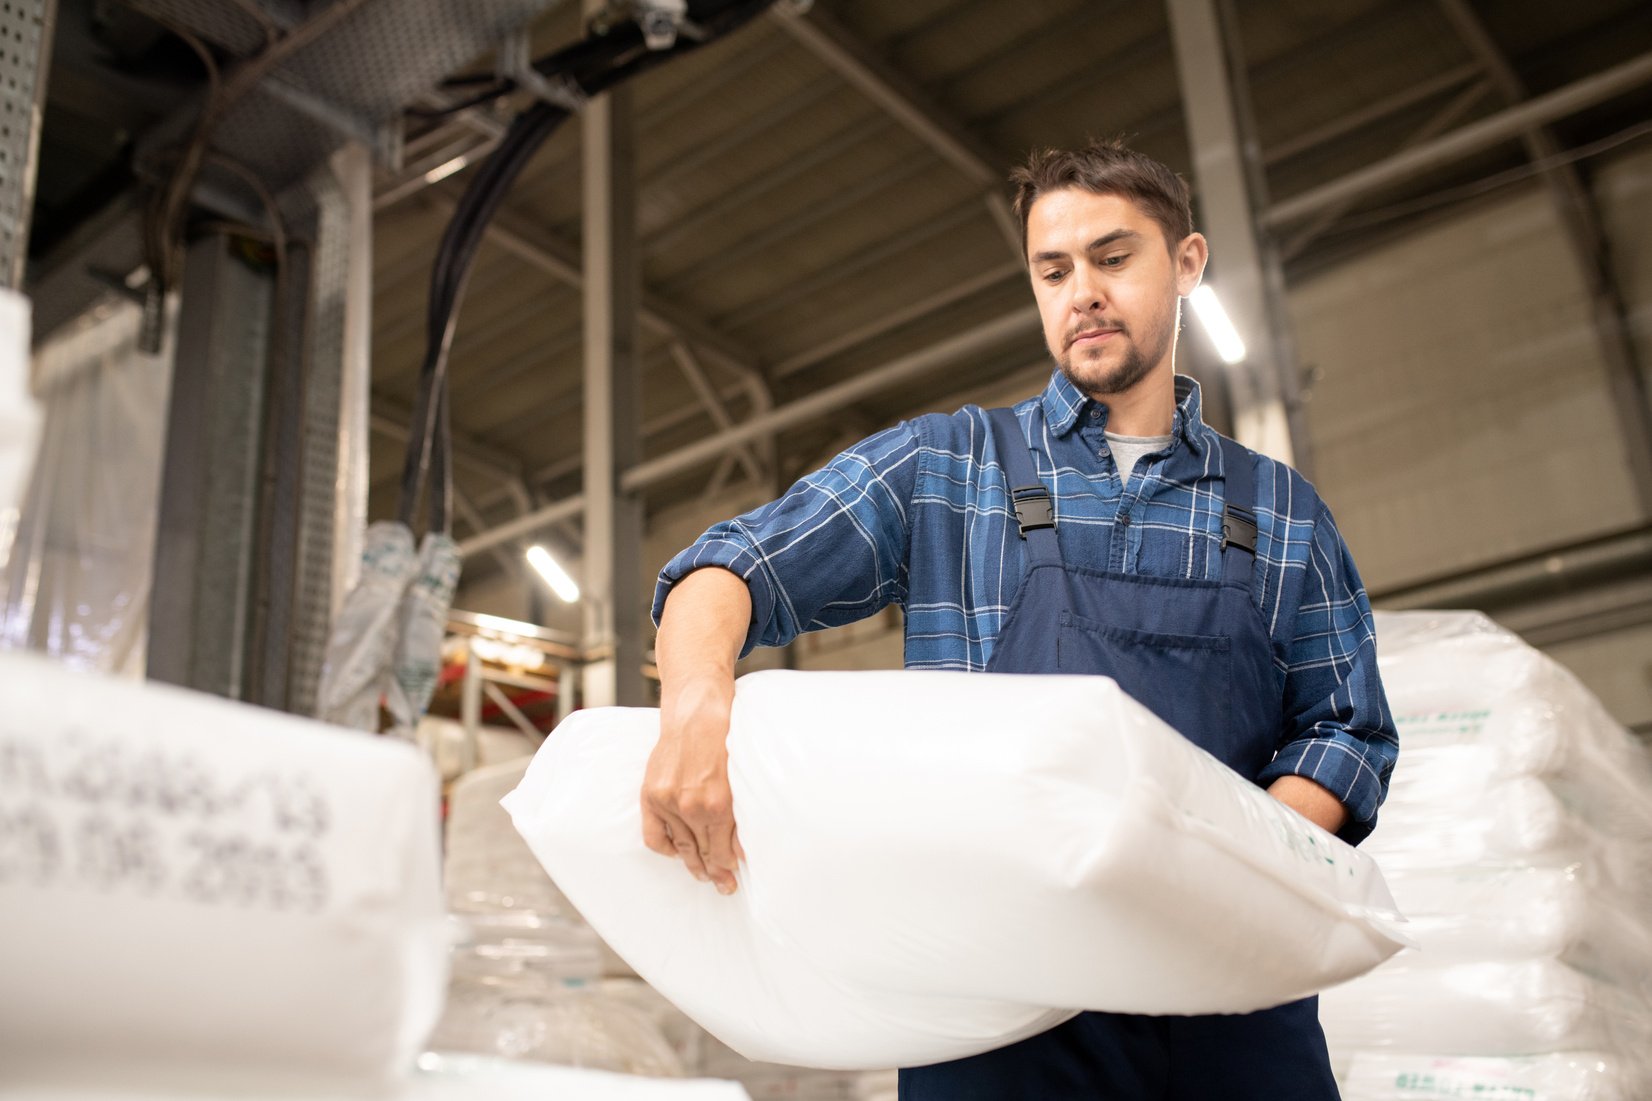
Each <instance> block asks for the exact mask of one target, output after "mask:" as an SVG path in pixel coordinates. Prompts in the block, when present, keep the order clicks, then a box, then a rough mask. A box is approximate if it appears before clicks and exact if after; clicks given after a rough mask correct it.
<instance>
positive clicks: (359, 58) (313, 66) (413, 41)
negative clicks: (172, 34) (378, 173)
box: [0, 0, 561, 190]
mask: <svg viewBox="0 0 1652 1101" xmlns="http://www.w3.org/2000/svg"><path fill="white" fill-rule="evenodd" d="M5 2H9V0H0V3H5ZM559 2H561V0H465V2H464V3H455V2H452V0H370V2H368V3H366V4H363V5H362V6H361V7H360V8H359V9H357V10H356V11H355V12H353V13H352V14H350V15H348V16H346V17H345V18H344V19H343V20H341V21H340V22H339V24H338V25H337V26H336V27H333V28H332V29H331V30H329V31H328V33H326V34H324V35H321V36H320V37H318V38H316V39H315V41H313V42H309V43H306V44H305V45H304V46H302V47H301V48H299V49H298V50H297V51H296V52H294V53H293V55H292V56H291V57H288V58H286V59H285V60H284V61H282V63H281V64H280V65H279V66H277V67H276V70H275V71H274V72H273V73H272V74H271V75H270V78H269V80H268V81H267V82H266V83H265V84H264V85H261V86H260V87H259V88H257V89H254V90H253V91H251V92H249V93H248V94H247V95H246V96H245V97H244V98H243V99H242V100H241V101H240V102H239V103H237V104H235V105H234V106H233V107H231V108H230V110H229V111H228V113H227V114H226V115H225V117H224V119H223V121H222V122H221V123H220V124H219V125H218V127H217V129H216V130H215V132H214V134H213V147H214V148H215V149H217V150H218V151H220V152H221V153H224V154H226V155H228V156H230V157H233V158H235V159H236V160H238V161H240V162H241V163H243V164H245V165H247V166H248V167H249V168H251V169H253V170H254V171H256V172H257V173H258V174H259V176H260V177H261V178H262V179H263V180H264V181H265V182H266V183H268V184H271V185H272V186H273V187H274V188H276V189H277V190H280V189H282V188H285V187H287V186H289V185H291V184H294V183H297V182H298V181H299V180H301V179H303V178H304V177H305V176H307V175H308V174H309V173H310V172H311V171H312V170H313V169H314V168H315V167H316V166H317V165H319V164H320V163H321V161H322V160H324V159H325V158H326V157H327V156H328V155H330V154H331V153H332V152H333V151H334V150H335V149H337V148H339V146H341V145H343V144H344V142H346V141H348V140H355V141H360V142H363V143H364V144H366V145H367V146H368V147H369V148H370V149H372V150H373V152H374V155H375V157H376V158H377V159H379V161H380V162H381V163H391V162H393V161H394V159H395V157H396V153H397V150H398V141H397V139H398V138H399V135H400V132H401V128H400V123H401V112H402V109H403V108H404V107H406V106H407V105H408V104H409V103H412V102H413V101H414V100H415V99H417V98H418V97H419V96H421V95H423V94H425V93H427V92H429V91H430V90H431V88H433V87H434V86H435V84H436V82H437V81H439V80H440V79H441V78H442V77H444V76H447V75H449V74H451V73H453V72H455V71H457V70H458V69H459V68H461V67H462V66H464V65H465V64H467V63H468V62H470V61H472V60H474V59H475V58H477V57H479V56H481V55H483V54H485V53H487V52H488V51H489V50H491V49H493V48H494V47H495V46H496V45H498V43H499V41H500V40H501V39H502V38H504V37H505V36H506V35H508V34H510V33H512V32H513V31H516V30H519V29H520V28H522V27H524V26H526V25H527V24H529V23H530V22H531V21H532V20H533V19H534V18H535V17H536V16H538V15H539V14H540V13H542V12H544V11H546V10H548V9H550V8H553V7H555V6H556V5H557V4H558V3H559ZM142 3H143V6H144V7H145V8H147V9H148V10H151V11H155V12H157V13H164V14H165V15H166V16H167V17H168V18H169V19H171V20H172V21H173V22H174V23H175V24H176V25H178V26H182V27H185V28H186V29H188V30H190V31H192V32H195V33H197V34H200V35H202V36H203V37H211V38H212V39H213V40H214V41H217V42H220V43H221V44H225V45H228V44H229V43H230V42H232V41H233V42H234V43H235V45H234V46H232V47H230V48H233V49H236V50H237V52H243V53H251V52H256V50H257V49H258V48H259V47H260V46H261V43H262V32H261V31H260V30H259V29H258V27H257V24H256V23H255V22H253V21H252V20H250V19H248V18H247V17H246V16H245V15H244V14H241V15H237V16H231V15H229V14H228V13H226V10H225V9H228V8H231V7H233V5H228V4H225V3H223V2H222V0H142ZM265 10H266V11H268V12H270V14H271V17H272V18H274V19H276V20H277V22H281V21H283V20H285V19H287V18H289V17H290V15H291V14H292V13H290V12H288V11H287V10H286V9H285V8H284V7H282V6H281V5H278V4H271V3H270V2H269V0H265ZM313 10H315V11H320V10H324V9H323V8H322V7H321V6H314V8H313ZM249 45H250V47H251V48H250V49H249V48H248V47H249ZM272 82H274V83H279V85H280V87H279V88H277V89H273V90H272V89H271V87H270V86H269V85H270V83H272ZM192 116H193V112H192V111H191V112H189V113H187V114H186V115H185V116H183V117H179V118H174V119H172V120H169V122H168V123H167V124H164V125H163V126H161V127H160V128H158V129H157V131H156V132H155V133H153V134H151V135H150V137H149V140H148V141H147V142H146V145H147V146H148V147H149V148H150V149H153V148H155V147H156V146H164V145H167V144H171V143H173V142H175V141H177V140H178V139H179V138H180V136H181V135H182V134H183V133H185V132H186V129H187V126H188V124H189V119H190V117H192Z"/></svg>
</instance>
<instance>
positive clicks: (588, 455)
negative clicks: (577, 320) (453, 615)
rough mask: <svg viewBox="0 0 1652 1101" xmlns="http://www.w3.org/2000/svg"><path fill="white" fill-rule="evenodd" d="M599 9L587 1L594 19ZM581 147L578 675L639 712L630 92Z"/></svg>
mask: <svg viewBox="0 0 1652 1101" xmlns="http://www.w3.org/2000/svg"><path fill="white" fill-rule="evenodd" d="M602 6H603V3H602V0H585V13H586V14H587V15H592V14H595V12H596V11H598V10H600V9H601V8H602ZM581 123H582V126H581V133H582V135H583V141H584V151H583V157H582V159H583V176H582V186H583V191H584V208H585V209H584V269H585V275H584V284H585V494H584V496H585V578H584V582H585V584H584V590H585V592H584V606H585V638H584V645H585V650H586V653H587V654H589V655H590V657H591V660H590V663H589V664H588V665H586V666H585V670H584V676H585V690H584V702H585V704H586V706H603V705H613V704H619V705H621V706H631V707H637V706H644V705H646V704H647V703H649V702H651V701H650V700H649V699H648V698H647V686H646V685H645V684H644V682H643V676H642V662H643V638H642V616H643V606H642V595H641V593H640V591H639V588H638V581H639V578H638V574H639V572H640V569H641V566H640V563H639V559H638V551H639V549H640V546H641V543H642V508H641V504H640V502H639V501H638V500H637V498H636V496H635V494H630V493H625V492H622V491H621V489H620V474H621V472H623V471H625V470H628V469H630V468H631V467H632V466H633V465H635V463H636V461H637V457H638V456H637V451H638V443H639V441H640V439H641V431H640V427H639V423H638V416H637V406H638V401H639V387H638V385H637V372H638V367H639V364H638V357H637V324H638V318H637V314H638V307H639V305H640V298H641V294H640V290H641V279H640V271H639V265H638V256H637V233H636V198H637V192H636V187H637V177H636V157H635V148H634V141H633V125H632V110H631V92H630V90H629V89H627V88H619V89H616V90H614V91H612V92H608V93H606V94H605V95H602V96H598V97H597V98H595V99H593V100H592V101H591V102H590V103H589V104H588V105H587V106H586V108H585V112H584V114H583V115H582V116H581Z"/></svg>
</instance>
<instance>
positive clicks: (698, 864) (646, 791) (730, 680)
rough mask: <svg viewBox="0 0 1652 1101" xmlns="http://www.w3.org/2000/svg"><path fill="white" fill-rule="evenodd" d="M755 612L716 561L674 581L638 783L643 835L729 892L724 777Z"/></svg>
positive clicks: (733, 849)
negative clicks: (656, 725)
mask: <svg viewBox="0 0 1652 1101" xmlns="http://www.w3.org/2000/svg"><path fill="white" fill-rule="evenodd" d="M750 622H751V591H750V590H749V589H747V588H746V583H745V582H744V581H742V580H741V579H740V578H739V577H738V576H737V575H735V574H733V573H731V572H729V571H728V570H725V569H721V568H719V567H707V568H706V569H702V570H696V571H694V572H693V573H691V574H689V575H688V576H687V577H685V578H683V579H682V580H681V581H679V582H677V584H676V586H675V587H674V588H673V589H672V590H671V595H670V596H668V597H667V598H666V601H665V608H664V609H663V610H662V611H661V613H660V632H659V635H658V637H657V638H656V639H655V642H654V658H655V662H656V664H657V665H658V667H659V670H660V740H659V741H658V742H657V743H656V744H655V746H654V752H653V753H652V754H650V755H649V758H648V769H647V772H646V774H645V775H644V777H643V787H642V834H643V843H644V844H645V845H647V846H648V847H649V848H650V849H653V850H654V851H655V852H657V853H660V854H662V855H668V856H677V857H679V858H680V859H681V860H682V862H683V864H684V866H686V867H687V868H688V871H689V873H690V874H692V875H693V876H694V878H696V879H699V880H709V881H710V882H712V883H715V884H716V885H717V889H718V890H719V891H722V892H723V893H724V894H732V893H733V892H734V890H735V889H736V886H737V883H736V880H735V872H736V870H737V868H738V864H739V860H740V855H741V851H740V840H739V837H738V835H737V834H736V832H735V822H734V799H733V793H732V792H731V791H730V790H729V781H728V748H727V744H726V743H727V741H728V724H729V712H730V709H731V708H732V707H733V705H734V663H735V661H736V660H737V659H738V658H739V656H740V648H741V646H742V644H743V643H744V642H745V639H746V631H747V628H748V625H749V624H750Z"/></svg>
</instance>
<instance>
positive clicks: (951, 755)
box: [506, 671, 1403, 1069]
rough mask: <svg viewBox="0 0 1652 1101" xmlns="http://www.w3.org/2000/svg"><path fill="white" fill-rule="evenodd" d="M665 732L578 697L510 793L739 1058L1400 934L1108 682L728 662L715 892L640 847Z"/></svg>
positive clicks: (879, 1062) (1345, 965)
mask: <svg viewBox="0 0 1652 1101" xmlns="http://www.w3.org/2000/svg"><path fill="white" fill-rule="evenodd" d="M657 737H658V713H657V712H654V711H652V710H644V709H635V710H627V709H603V710H598V711H586V712H580V713H578V714H576V715H575V716H573V717H572V718H571V719H570V720H569V721H567V722H565V723H563V724H562V725H561V726H559V727H558V728H557V730H556V731H554V732H553V733H552V735H551V737H550V738H549V739H547V741H546V743H545V745H544V746H543V747H542V748H541V750H540V752H539V754H538V755H537V756H536V757H535V760H534V763H533V765H532V766H531V767H530V769H529V771H528V774H527V777H526V778H525V780H524V782H523V784H522V786H521V787H520V788H518V789H517V791H515V792H513V793H512V794H511V796H509V797H508V798H507V800H506V807H507V809H508V810H509V811H510V812H511V814H512V817H513V818H514V819H515V821H516V824H517V827H518V828H519V829H520V830H521V831H522V832H523V835H524V836H525V837H526V838H527V839H528V841H529V844H530V845H531V846H532V847H533V849H534V852H535V855H536V856H537V857H538V858H539V859H540V861H541V862H542V863H544V864H545V866H546V867H547V869H548V870H549V871H550V872H551V874H552V876H553V878H554V879H555V880H556V881H557V882H558V883H559V884H560V885H561V887H562V888H563V890H564V891H565V892H567V894H568V896H569V898H570V899H571V900H572V901H573V902H574V904H575V905H576V906H578V907H579V908H580V911H581V912H582V913H583V914H585V916H586V917H587V918H588V919H589V920H590V921H591V922H592V924H593V925H594V926H595V928H596V929H597V931H598V932H599V933H600V934H601V935H602V936H603V937H604V939H605V940H607V941H608V942H609V943H610V944H611V945H612V946H613V947H614V948H615V950H616V951H618V952H619V954H620V955H621V956H623V957H624V958H625V959H626V960H627V961H628V962H629V963H630V964H631V965H632V966H633V967H635V968H636V970H637V971H638V973H639V974H640V975H641V976H642V977H643V978H644V979H646V980H648V981H649V982H650V983H651V984H653V985H654V986H656V987H658V988H659V989H660V991H661V992H662V993H663V994H665V995H666V997H668V998H669V999H670V1000H671V1001H672V1002H674V1003H675V1004H677V1005H678V1006H680V1007H682V1008H683V1009H684V1010H685V1011H686V1012H688V1013H689V1014H690V1015H691V1016H693V1017H694V1018H695V1019H696V1020H698V1021H699V1022H700V1023H701V1024H702V1025H704V1026H705V1027H706V1028H707V1029H708V1030H709V1031H710V1032H712V1034H713V1035H716V1036H718V1037H719V1038H721V1039H722V1040H723V1041H725V1042H726V1043H728V1044H729V1045H730V1046H731V1047H733V1048H734V1049H735V1050H737V1051H739V1052H740V1053H742V1054H743V1055H745V1056H747V1057H749V1058H753V1059H760V1060H765V1061H771V1062H778V1063H787V1064H794V1065H802V1066H815V1067H822V1068H843V1069H860V1068H868V1069H871V1068H880V1067H890V1066H900V1065H915V1064H919V1063H923V1062H930V1061H937V1060H942V1059H950V1058H957V1057H961V1056H963V1055H968V1054H972V1053H975V1052H979V1051H983V1050H988V1049H990V1048H994V1047H998V1046H1002V1045H1003V1044H1005V1043H1009V1042H1013V1041H1014V1040H1016V1039H1020V1038H1023V1037H1025V1036H1029V1035H1033V1034H1035V1033H1037V1032H1040V1031H1043V1030H1045V1029H1047V1028H1049V1027H1051V1026H1053V1025H1054V1024H1056V1023H1058V1022H1059V1021H1061V1020H1063V1019H1064V1018H1066V1017H1067V1016H1070V1015H1071V1013H1072V1012H1074V1011H1076V1010H1078V1009H1082V1008H1092V1009H1110V1010H1119V1011H1128V1012H1148V1013H1203V1012H1243V1011H1248V1010H1251V1009H1256V1008H1260V1007H1263V1006H1268V1005H1275V1004H1279V1003H1281V1002H1285V1001H1289V1000H1291V999H1294V998H1297V997H1301V996H1303V995H1305V994H1308V993H1311V992H1313V991H1315V990H1318V989H1320V988H1322V987H1324V986H1326V985H1328V984H1331V983H1335V982H1338V981H1342V980H1345V979H1347V978H1350V977H1352V976H1353V975H1356V974H1359V973H1361V972H1363V971H1365V970H1368V969H1369V968H1370V967H1372V966H1374V965H1375V964H1377V963H1379V962H1381V961H1382V960H1383V959H1386V958H1387V957H1388V956H1389V955H1391V954H1392V953H1393V952H1394V951H1396V950H1397V949H1398V948H1399V947H1400V945H1401V944H1402V943H1403V941H1402V939H1401V937H1400V936H1399V934H1397V933H1396V932H1395V930H1394V927H1393V925H1392V924H1391V922H1392V918H1393V916H1394V913H1393V903H1392V900H1391V899H1390V898H1389V896H1388V894H1387V890H1386V887H1385V886H1384V885H1383V882H1382V879H1381V876H1380V874H1379V873H1378V872H1377V870H1376V868H1375V866H1374V865H1373V864H1372V863H1371V862H1370V860H1369V859H1367V858H1366V857H1364V856H1363V855H1362V854H1360V853H1359V852H1357V851H1355V850H1353V849H1351V848H1349V847H1348V846H1346V845H1344V844H1343V843H1341V842H1340V841H1338V840H1336V839H1335V838H1333V837H1331V836H1330V835H1329V834H1327V833H1325V832H1324V831H1322V830H1319V829H1318V828H1317V827H1314V826H1312V825H1311V824H1310V823H1308V822H1307V821H1306V820H1305V819H1303V818H1301V817H1300V816H1299V815H1297V814H1295V812H1293V811H1290V810H1289V809H1287V808H1285V807H1284V806H1282V805H1281V804H1279V803H1278V802H1277V801H1275V800H1273V799H1272V798H1270V797H1269V796H1267V795H1266V794H1265V793H1263V792H1262V791H1261V790H1260V789H1258V788H1256V787H1255V786H1254V785H1251V784H1249V783H1247V782H1245V781H1243V780H1241V779H1240V778H1239V777H1237V776H1236V775H1235V774H1234V773H1233V772H1232V771H1231V770H1229V769H1227V768H1226V767H1224V766H1222V765H1221V764H1220V763H1218V762H1217V761H1215V759H1214V758H1212V757H1210V756H1209V755H1208V754H1206V753H1204V752H1203V751H1202V750H1199V749H1197V748H1196V747H1194V746H1193V745H1192V744H1191V743H1189V742H1188V741H1187V740H1186V739H1185V738H1183V737H1181V736H1180V735H1178V734H1177V733H1175V732H1174V731H1173V730H1171V729H1170V728H1169V727H1167V726H1165V725H1164V724H1163V723H1162V722H1160V721H1159V720H1158V719H1157V718H1155V717H1154V716H1153V715H1152V714H1151V713H1149V712H1148V711H1147V710H1146V709H1145V708H1142V707H1141V706H1140V705H1138V704H1136V703H1135V702H1134V701H1132V700H1130V699H1129V698H1128V697H1126V696H1124V694H1123V693H1121V692H1120V691H1119V690H1118V688H1117V686H1116V685H1115V684H1113V682H1112V681H1110V680H1108V679H1106V678H1101V677H1053V676H1052V677H1010V676H994V677H983V676H975V675H970V674H961V673H936V672H902V673H882V672H879V673H792V672H784V671H768V672H764V673H757V674H752V675H750V676H747V677H743V678H741V680H740V681H739V682H738V684H737V686H736V700H735V709H734V717H733V725H732V728H731V733H730V739H729V751H730V778H731V782H732V784H733V788H734V798H735V814H736V818H737V820H738V821H739V823H740V830H741V840H742V844H743V846H744V848H745V851H746V853H747V855H748V858H749V863H748V864H747V865H746V866H744V867H743V868H742V869H741V879H742V884H743V887H742V890H741V891H740V892H738V893H737V894H736V895H734V896H731V897H727V898H725V897H721V896H718V895H716V894H715V893H714V892H712V891H711V890H710V889H709V888H707V887H706V886H704V885H702V884H697V883H695V882H693V881H692V880H691V879H690V878H689V877H688V876H687V875H686V874H685V873H684V872H683V870H682V868H681V867H680V866H679V865H677V864H675V863H674V862H672V861H670V860H667V859H665V858H662V857H659V856H657V855H655V854H653V853H651V852H649V851H648V850H647V849H645V848H644V847H643V845H642V842H641V825H640V812H639V809H638V791H639V788H640V784H641V780H642V774H643V768H644V764H645V762H646V759H647V756H648V754H649V752H650V750H651V748H652V746H653V743H654V741H655V740H656V739H657ZM687 946H692V951H688V950H686V948H687Z"/></svg>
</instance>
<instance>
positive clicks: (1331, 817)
mask: <svg viewBox="0 0 1652 1101" xmlns="http://www.w3.org/2000/svg"><path fill="white" fill-rule="evenodd" d="M1268 794H1269V795H1271V796H1273V797H1274V798H1275V799H1277V800H1279V801H1280V802H1281V803H1284V804H1285V805H1286V806H1287V807H1290V808H1291V809H1292V810H1294V811H1296V813H1298V814H1300V815H1301V816H1302V817H1304V818H1306V819H1307V820H1308V821H1310V822H1312V823H1313V824H1314V825H1316V826H1318V827H1319V828H1320V829H1322V830H1324V831H1325V832H1327V833H1336V832H1337V831H1338V830H1340V829H1341V828H1342V827H1343V826H1344V825H1346V824H1347V822H1348V808H1346V807H1344V806H1343V805H1342V801H1341V800H1339V799H1338V798H1337V797H1336V796H1335V795H1332V794H1331V793H1330V792H1328V791H1326V790H1325V789H1324V788H1322V787H1320V786H1319V785H1318V784H1316V783H1314V782H1313V781H1312V780H1310V779H1308V778H1307V777H1306V776H1281V777H1280V778H1279V779H1277V780H1275V781H1274V782H1273V783H1271V784H1269V785H1268Z"/></svg>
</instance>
